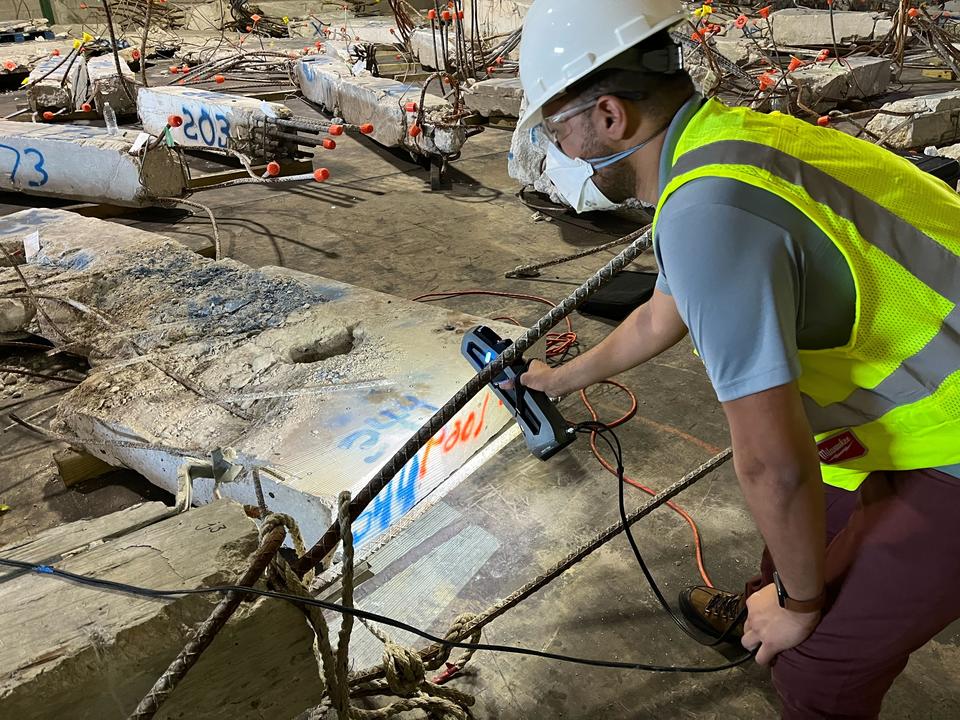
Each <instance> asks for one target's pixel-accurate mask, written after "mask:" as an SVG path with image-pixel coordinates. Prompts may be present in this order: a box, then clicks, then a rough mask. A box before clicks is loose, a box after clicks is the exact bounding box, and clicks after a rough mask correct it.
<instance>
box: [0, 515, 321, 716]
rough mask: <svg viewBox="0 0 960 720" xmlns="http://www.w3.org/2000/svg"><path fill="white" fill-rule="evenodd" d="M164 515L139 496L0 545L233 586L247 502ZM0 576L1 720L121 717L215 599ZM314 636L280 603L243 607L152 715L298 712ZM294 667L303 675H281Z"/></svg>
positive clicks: (87, 569)
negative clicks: (1, 631)
mask: <svg viewBox="0 0 960 720" xmlns="http://www.w3.org/2000/svg"><path fill="white" fill-rule="evenodd" d="M171 515H172V512H171V508H169V507H166V506H164V505H163V504H162V503H149V504H144V505H140V506H137V507H134V508H130V509H128V510H123V511H120V512H117V513H113V514H111V515H107V516H104V517H101V518H97V519H95V520H81V521H78V522H74V523H69V524H67V525H64V526H62V527H58V528H54V529H52V530H49V531H47V532H46V533H42V534H41V535H39V536H38V537H36V538H35V539H33V540H31V541H29V542H27V543H25V544H22V545H19V546H17V547H16V548H12V549H11V548H5V549H3V550H0V553H2V554H3V555H4V556H5V557H11V556H12V557H14V558H16V559H20V560H26V561H29V562H36V563H42V564H54V565H56V566H57V567H60V568H63V569H64V570H69V571H72V572H77V573H80V574H87V575H92V576H94V577H101V578H107V579H111V580H117V581H121V582H126V583H130V584H133V585H140V586H144V587H150V588H164V589H168V588H177V589H195V588H202V587H209V586H211V585H218V584H227V583H232V582H235V581H236V579H237V577H238V576H239V575H240V574H242V573H243V571H244V570H245V569H246V568H247V565H248V564H249V561H250V557H251V555H252V553H253V552H254V551H255V549H256V548H257V545H258V539H257V529H256V526H255V524H254V523H253V521H252V520H250V519H249V518H247V517H246V515H245V514H244V511H243V509H242V508H241V507H240V506H239V505H237V504H235V503H230V502H226V501H221V502H218V503H214V504H211V505H208V506H205V507H202V508H196V509H194V510H191V511H189V512H187V513H182V514H179V515H175V514H174V515H172V516H171ZM4 573H5V575H0V579H2V580H3V582H0V622H2V623H3V626H4V627H7V628H16V631H15V632H13V633H8V636H7V638H6V639H5V640H4V642H3V643H2V644H0V703H2V704H3V709H4V716H5V717H18V718H21V719H22V720H43V719H45V718H50V717H70V718H71V719H73V720H100V719H101V718H113V717H126V716H127V715H128V714H129V713H130V712H131V711H132V710H133V709H134V707H136V705H137V702H138V701H139V700H140V698H141V697H142V696H143V695H144V694H145V693H146V691H147V690H148V689H149V688H150V687H151V685H152V684H153V682H154V680H156V678H157V677H159V676H160V674H161V673H162V672H163V671H164V670H165V669H166V667H167V665H168V664H169V662H170V661H171V660H172V659H173V658H174V657H175V656H176V654H177V653H178V652H179V650H180V649H181V648H182V647H183V645H184V644H185V643H186V642H187V640H188V639H189V629H190V628H191V627H195V626H196V625H197V624H198V623H199V622H200V621H202V620H203V619H205V618H206V616H207V615H208V614H209V613H210V611H211V610H212V609H213V606H214V605H215V603H216V602H217V601H218V600H219V599H220V596H218V595H190V596H186V597H179V598H168V599H154V598H144V597H135V596H130V595H125V594H119V593H106V592H103V591H102V590H98V589H95V588H92V587H87V586H81V585H76V584H68V583H65V582H63V581H62V580H59V579H56V578H50V577H46V576H44V575H39V574H37V573H19V571H8V570H7V569H6V568H5V569H4ZM18 573H19V574H18ZM311 642H312V634H311V633H310V631H309V630H308V628H307V626H306V623H305V622H304V619H303V616H302V615H301V614H300V612H299V611H298V610H296V609H295V608H294V607H293V606H291V605H290V604H289V603H283V602H276V601H272V600H270V601H265V600H260V601H257V602H253V603H245V604H243V605H241V607H240V609H239V610H238V611H237V613H236V615H235V616H234V617H233V618H232V619H231V621H230V622H229V623H228V624H227V626H226V627H225V628H224V630H223V631H221V633H220V634H219V635H218V636H217V637H216V638H215V639H214V641H213V643H212V644H211V646H210V647H209V649H208V650H207V651H206V652H205V653H204V655H203V656H202V657H201V659H200V661H199V662H198V663H197V665H196V667H195V668H194V669H193V670H192V671H191V673H190V674H189V675H188V676H187V677H186V679H185V680H184V681H183V682H182V683H181V684H180V685H179V686H178V687H177V689H176V691H175V692H174V693H173V694H172V695H171V696H170V698H169V699H168V700H167V702H166V703H165V704H164V706H163V708H162V709H161V711H160V713H159V714H158V715H157V717H158V718H164V719H167V720H170V719H172V718H178V717H191V718H204V717H208V718H212V717H219V716H221V715H222V713H224V712H231V713H232V714H233V715H235V716H237V717H243V716H244V714H245V709H246V710H249V709H250V707H256V708H257V709H258V710H259V711H261V712H265V713H267V714H268V715H269V716H271V717H293V716H294V715H295V714H296V713H298V712H300V711H302V710H303V709H304V708H306V707H309V706H310V705H311V704H313V703H315V702H317V701H318V700H319V697H320V689H321V687H322V683H321V682H320V681H319V680H318V679H316V678H315V675H316V664H315V661H314V660H313V653H312V648H311ZM281 657H282V658H283V662H282V663H281V662H278V661H277V659H278V658H281ZM291 667H295V668H298V669H300V671H301V672H302V673H303V676H304V678H305V680H306V682H296V683H289V682H284V678H285V677H286V678H287V679H288V678H289V675H288V674H289V672H290V668H291ZM238 679H242V680H241V681H238ZM311 680H312V681H311ZM90 688H98V690H97V691H96V692H91V691H90ZM38 698H42V699H43V701H42V702H38ZM78 698H82V700H78Z"/></svg>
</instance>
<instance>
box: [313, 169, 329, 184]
mask: <svg viewBox="0 0 960 720" xmlns="http://www.w3.org/2000/svg"><path fill="white" fill-rule="evenodd" d="M329 178H330V171H329V170H327V169H326V168H317V169H316V170H314V171H313V179H314V180H316V181H317V182H323V181H324V180H327V179H329Z"/></svg>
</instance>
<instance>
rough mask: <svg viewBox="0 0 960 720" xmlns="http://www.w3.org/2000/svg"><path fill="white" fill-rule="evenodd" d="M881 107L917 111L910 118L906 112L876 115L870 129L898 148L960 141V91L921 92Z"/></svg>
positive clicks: (868, 127) (897, 110) (892, 109)
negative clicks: (924, 93)
mask: <svg viewBox="0 0 960 720" xmlns="http://www.w3.org/2000/svg"><path fill="white" fill-rule="evenodd" d="M881 110H890V111H892V112H897V113H916V115H915V116H914V117H913V118H912V119H910V118H907V117H903V116H902V115H884V114H882V113H881V114H879V115H876V116H875V117H874V118H873V119H872V120H871V121H870V122H869V123H867V129H868V130H869V131H870V132H872V133H875V134H877V135H879V136H881V137H885V138H886V141H887V142H888V143H889V144H890V145H892V146H893V147H896V148H901V149H907V148H921V147H925V146H927V145H944V144H947V143H952V142H957V141H958V140H960V90H951V91H949V92H942V93H935V94H933V95H921V96H919V97H912V98H906V99H904V100H896V101H894V102H890V103H887V104H886V105H884V106H883V107H882V108H881Z"/></svg>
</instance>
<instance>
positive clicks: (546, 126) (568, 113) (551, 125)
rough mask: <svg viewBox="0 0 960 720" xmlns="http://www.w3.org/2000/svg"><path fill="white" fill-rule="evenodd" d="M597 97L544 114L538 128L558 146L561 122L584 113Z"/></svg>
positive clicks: (594, 102) (595, 101)
mask: <svg viewBox="0 0 960 720" xmlns="http://www.w3.org/2000/svg"><path fill="white" fill-rule="evenodd" d="M599 99H600V98H599V97H595V98H592V99H590V100H584V101H583V102H580V103H577V104H576V105H572V106H570V107H568V108H564V109H563V110H561V111H560V112H556V113H554V114H553V115H547V116H545V117H544V118H543V122H541V123H540V129H541V130H543V135H544V137H546V139H547V140H548V141H550V142H552V143H553V144H554V145H556V146H557V147H559V146H560V141H561V140H562V138H561V137H560V136H559V131H560V127H561V126H562V125H563V123H565V122H566V121H567V120H569V119H570V118H572V117H576V116H577V115H580V114H581V113H585V112H586V111H587V110H589V109H590V108H592V107H593V106H594V105H596V104H597V100H599Z"/></svg>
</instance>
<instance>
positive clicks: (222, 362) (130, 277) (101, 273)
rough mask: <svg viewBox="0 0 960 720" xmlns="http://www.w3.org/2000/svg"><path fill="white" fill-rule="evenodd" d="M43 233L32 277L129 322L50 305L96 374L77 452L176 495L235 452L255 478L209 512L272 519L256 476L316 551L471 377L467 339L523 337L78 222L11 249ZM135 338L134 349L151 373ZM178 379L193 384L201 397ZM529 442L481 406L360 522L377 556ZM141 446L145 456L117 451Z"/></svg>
mask: <svg viewBox="0 0 960 720" xmlns="http://www.w3.org/2000/svg"><path fill="white" fill-rule="evenodd" d="M33 232H39V235H40V251H39V253H38V255H37V256H36V258H35V259H34V260H33V261H31V263H29V264H28V265H26V266H24V267H25V268H29V270H31V271H35V272H39V273H41V275H40V278H41V279H42V277H45V276H46V275H43V273H57V278H58V283H57V285H56V287H57V291H56V292H57V293H61V292H62V293H63V294H64V295H65V296H69V297H70V298H71V299H72V300H74V301H79V302H81V303H85V304H87V305H90V306H91V307H95V308H96V309H97V311H98V312H100V313H102V314H103V316H104V317H107V318H110V322H111V323H114V324H115V327H105V326H104V325H103V323H101V322H98V321H97V320H96V319H95V318H94V317H92V316H90V315H89V314H83V313H78V312H77V311H76V310H75V309H74V308H72V307H71V306H68V305H64V304H58V303H55V302H53V303H52V302H49V301H48V302H47V303H46V304H45V309H46V310H47V312H48V313H49V314H50V316H51V317H52V318H53V321H54V322H55V323H57V325H58V327H59V328H60V330H62V331H63V332H65V333H66V334H67V335H69V336H70V337H71V338H73V339H74V340H73V342H74V344H73V345H72V351H73V352H77V353H81V354H85V355H87V356H88V357H92V358H94V359H95V360H96V362H95V363H94V367H93V369H92V371H91V372H90V374H89V375H88V377H87V378H86V379H85V380H84V381H83V382H82V383H81V384H80V385H78V386H77V387H76V388H75V389H74V390H71V392H70V393H68V394H67V395H66V396H65V397H64V399H63V401H62V404H61V408H62V413H60V414H58V419H57V422H56V425H57V427H59V428H61V429H62V430H63V431H64V432H65V433H67V434H68V435H70V436H73V437H76V438H77V447H78V449H83V450H85V451H86V452H88V453H90V454H91V455H95V456H96V457H99V458H100V459H102V460H104V461H105V462H107V463H109V464H111V465H114V466H125V467H128V468H131V469H133V470H136V471H137V472H139V473H140V474H141V475H143V476H144V477H146V478H147V479H148V480H150V481H151V482H153V483H154V484H156V485H158V486H160V487H163V488H165V489H167V490H168V491H170V492H175V491H176V489H177V484H178V471H179V469H180V468H181V467H182V466H183V465H184V463H185V462H187V461H188V459H190V458H193V460H194V461H195V462H196V463H199V464H201V465H203V464H204V463H207V464H208V465H209V458H210V454H211V452H212V451H213V450H215V449H217V448H219V447H222V446H224V445H225V444H227V443H229V444H230V446H231V447H232V448H234V449H235V451H236V454H237V455H236V457H237V459H236V461H235V462H236V467H237V468H240V469H242V470H243V471H242V472H240V474H239V475H238V476H236V477H232V478H231V479H229V480H227V481H222V480H217V481H216V482H215V481H214V480H213V479H212V477H211V478H199V479H197V480H196V481H195V482H194V500H195V502H198V503H206V502H210V501H212V500H213V498H214V492H215V490H216V492H218V493H219V494H220V495H221V496H223V497H226V498H231V499H234V500H237V501H239V502H243V503H245V504H251V505H254V504H256V492H255V489H254V485H253V480H252V477H251V473H250V472H249V471H250V469H251V468H253V467H262V468H264V471H263V472H261V473H260V477H261V481H262V483H263V489H264V493H265V496H266V502H267V504H268V506H269V507H270V508H271V509H272V510H276V511H279V512H284V513H286V514H289V515H291V516H292V517H294V518H295V519H296V520H297V522H298V523H299V525H300V528H301V530H302V531H303V535H304V539H305V540H306V542H307V543H308V544H312V543H313V542H314V541H315V540H317V539H318V538H319V536H320V535H321V534H322V533H323V532H324V531H325V530H326V528H327V527H328V525H329V523H330V521H331V519H332V517H333V508H334V507H335V502H336V498H337V496H338V494H339V492H340V491H341V490H343V489H349V490H350V491H351V492H354V493H356V492H357V491H359V489H360V488H361V487H363V486H364V485H365V484H366V483H367V481H368V480H369V479H370V477H371V476H372V475H373V474H374V473H375V472H376V471H377V470H378V469H379V467H380V465H381V464H382V463H383V462H384V461H386V460H387V459H388V458H389V457H390V456H391V455H392V454H393V453H394V452H395V451H396V450H397V449H398V448H399V447H400V446H401V445H403V443H404V442H405V441H406V440H407V439H408V438H409V437H410V435H411V434H412V433H413V432H414V431H415V430H416V429H417V428H419V427H420V426H421V425H422V424H423V422H424V421H426V419H427V418H429V417H430V416H431V415H432V414H433V413H434V412H435V411H436V409H437V408H439V407H440V406H441V405H442V404H444V403H445V402H446V401H447V400H449V398H450V397H452V396H453V394H454V393H455V392H456V391H457V390H458V389H459V388H460V387H461V386H462V385H463V384H464V383H465V382H466V381H467V380H468V379H469V378H470V377H472V376H473V370H472V368H471V366H470V365H469V363H467V362H466V361H465V360H464V359H463V357H462V356H461V354H460V343H461V340H462V336H463V333H464V332H465V331H466V330H467V329H469V328H471V327H473V326H474V325H477V324H481V323H483V324H488V325H493V326H494V327H495V328H496V329H497V331H498V332H500V334H501V335H504V336H512V335H514V334H516V332H517V329H516V327H512V326H510V325H505V324H502V323H490V322H488V321H483V320H481V319H480V318H475V317H471V316H468V315H463V314H461V313H457V312H451V311H448V310H444V309H443V308H440V307H435V306H428V305H423V304H420V303H413V302H410V301H406V300H403V299H401V298H396V297H391V296H389V295H383V294H381V293H377V292H373V291H369V290H363V289H361V288H357V287H353V286H350V285H346V284H343V283H339V282H336V281H333V280H328V279H325V278H320V277H316V276H313V275H306V274H303V273H297V272H295V271H290V270H286V269H282V268H261V269H257V270H255V269H253V268H250V267H247V266H245V265H242V264H240V263H237V262H234V261H231V260H221V261H219V262H214V261H211V260H208V259H206V258H202V257H200V256H198V255H196V254H194V253H192V252H190V251H189V250H188V249H187V248H185V247H183V246H182V245H179V244H178V243H175V242H173V241H171V240H168V239H166V238H164V237H162V236H159V235H156V234H153V233H148V232H144V231H140V230H136V229H134V228H129V227H124V226H121V225H117V224H114V223H108V222H105V221H102V220H96V219H93V218H84V217H80V216H77V215H75V214H73V213H69V212H65V211H59V210H47V209H36V210H28V211H22V212H19V213H16V214H13V215H9V216H6V217H4V218H0V237H11V238H18V237H22V236H25V235H29V234H31V233H33ZM12 272H13V271H12V270H5V271H0V273H3V274H4V275H3V276H4V277H5V276H6V274H12ZM92 277H96V282H93V281H92V280H91V278H92ZM38 281H40V280H39V279H38ZM39 325H40V328H39V330H38V332H39V333H40V334H42V335H44V336H46V337H50V338H60V340H61V341H62V336H61V335H59V334H58V333H57V332H56V331H54V330H53V329H51V328H49V327H47V326H46V325H47V324H46V322H45V321H44V322H40V323H39ZM116 328H122V329H123V331H122V332H120V331H119V330H117V329H116ZM123 338H131V339H135V342H136V343H137V346H138V347H139V348H140V351H142V352H143V353H147V354H149V357H150V358H151V362H146V361H144V360H139V359H138V353H137V352H136V351H135V350H134V349H133V348H132V347H131V346H130V344H129V343H128V342H127V341H125V340H124V339H123ZM54 342H57V340H54ZM166 370H172V371H174V372H176V373H178V374H179V375H180V376H183V377H189V378H190V380H191V381H192V383H194V385H195V387H197V388H199V389H200V393H201V394H198V393H197V392H195V391H193V390H190V389H188V388H186V387H184V386H183V385H181V384H180V383H178V382H177V381H176V380H173V379H171V378H170V377H169V375H167V374H165V371H166ZM501 431H503V432H501ZM516 433H517V430H516V425H515V424H514V423H512V422H510V416H509V414H508V413H507V411H506V409H504V408H503V407H502V406H500V405H499V403H498V401H497V399H496V397H495V396H493V394H492V393H491V392H490V391H489V390H484V391H483V392H481V393H480V394H479V395H477V396H476V397H475V398H473V400H471V401H470V402H469V403H468V404H467V405H466V407H465V408H463V410H461V411H460V413H458V414H457V415H456V416H455V417H454V418H453V419H452V420H451V421H450V422H449V423H447V425H446V426H445V427H444V428H442V429H441V430H440V432H439V433H438V434H437V435H435V436H434V438H433V439H431V440H430V442H429V443H428V444H427V445H426V446H425V447H424V448H423V449H422V450H421V451H420V452H419V453H417V455H416V456H415V457H414V458H413V459H411V460H410V462H409V463H407V465H406V466H405V467H404V468H403V469H402V470H401V471H400V473H399V474H398V475H397V476H396V477H395V479H394V480H393V481H392V482H391V483H390V484H389V485H388V486H387V488H386V489H385V490H384V491H383V492H382V493H381V494H380V495H379V496H378V497H377V499H376V500H375V501H374V502H373V503H372V504H371V505H370V507H369V508H368V509H367V511H366V512H364V513H363V514H362V515H361V516H360V518H359V519H358V520H357V522H356V523H355V524H354V535H355V538H356V541H357V543H358V546H359V547H360V548H361V552H362V551H363V547H364V545H365V544H366V543H368V542H369V541H372V540H374V539H375V538H376V537H378V536H379V535H380V534H382V533H383V532H385V531H386V530H387V529H389V528H390V526H391V525H392V524H393V523H395V522H396V521H397V520H399V519H400V518H401V517H402V516H403V515H404V514H405V513H406V512H408V511H409V510H411V509H412V508H413V507H414V506H415V505H416V504H417V503H419V502H420V501H421V500H422V499H423V498H425V497H426V496H428V495H430V496H431V498H436V497H439V496H440V495H442V494H443V492H445V489H444V488H445V487H446V486H445V485H444V483H445V482H446V481H447V480H448V479H449V478H451V477H462V476H463V474H465V473H469V472H471V471H472V469H473V468H474V467H477V466H479V464H480V463H481V462H482V461H483V459H484V458H486V457H488V456H489V454H490V453H492V452H495V451H496V449H497V448H499V447H500V446H502V444H503V443H505V442H507V441H508V440H509V439H511V438H512V437H515V435H516ZM130 438H139V439H140V440H141V441H142V442H144V443H146V447H139V446H138V447H125V446H123V445H116V444H114V443H116V442H117V441H120V440H129V439H130ZM84 441H87V442H89V444H88V445H85V444H84ZM472 458H473V459H472ZM471 459H472V460H471ZM468 460H471V462H470V463H469V465H468V466H467V468H466V469H465V468H464V465H465V464H466V463H467V461H468Z"/></svg>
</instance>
